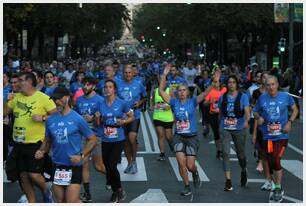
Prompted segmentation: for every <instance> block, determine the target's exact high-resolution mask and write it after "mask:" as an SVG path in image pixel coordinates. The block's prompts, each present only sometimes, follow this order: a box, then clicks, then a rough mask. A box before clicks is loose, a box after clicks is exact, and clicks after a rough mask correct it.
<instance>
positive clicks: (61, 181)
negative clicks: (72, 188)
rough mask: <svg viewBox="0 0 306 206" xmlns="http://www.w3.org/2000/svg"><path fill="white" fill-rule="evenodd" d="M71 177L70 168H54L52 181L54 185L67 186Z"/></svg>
mask: <svg viewBox="0 0 306 206" xmlns="http://www.w3.org/2000/svg"><path fill="white" fill-rule="evenodd" d="M71 177H72V170H71V169H70V170H68V171H66V170H65V169H62V170H60V169H56V171H55V174H54V180H53V183H54V184H56V185H62V186H68V185H70V182H71Z"/></svg>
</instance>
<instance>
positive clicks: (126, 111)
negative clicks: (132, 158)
mask: <svg viewBox="0 0 306 206" xmlns="http://www.w3.org/2000/svg"><path fill="white" fill-rule="evenodd" d="M116 91H117V85H116V83H115V81H114V80H106V82H105V99H104V101H103V102H102V103H101V104H100V107H99V111H98V112H96V123H97V125H101V127H102V129H103V135H102V156H103V161H104V164H105V168H106V179H107V182H108V183H109V184H110V185H111V188H112V191H113V194H112V196H111V199H110V201H111V202H120V201H122V200H124V199H125V197H126V194H125V191H124V190H123V188H122V186H121V180H120V174H119V171H118V169H117V163H118V161H119V159H120V157H121V153H122V150H123V147H124V142H125V135H124V130H123V127H122V126H124V125H126V124H129V123H131V122H132V121H133V120H134V116H133V111H132V110H130V108H129V107H128V104H126V102H125V101H124V100H122V99H120V98H118V97H117V95H116Z"/></svg>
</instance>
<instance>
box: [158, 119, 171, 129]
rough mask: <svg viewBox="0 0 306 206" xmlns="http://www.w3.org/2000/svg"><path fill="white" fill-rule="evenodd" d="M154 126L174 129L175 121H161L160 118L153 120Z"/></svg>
mask: <svg viewBox="0 0 306 206" xmlns="http://www.w3.org/2000/svg"><path fill="white" fill-rule="evenodd" d="M153 123H154V126H155V127H158V126H160V127H163V128H165V129H172V127H173V122H163V121H159V120H153Z"/></svg>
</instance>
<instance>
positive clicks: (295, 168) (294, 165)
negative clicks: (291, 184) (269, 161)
mask: <svg viewBox="0 0 306 206" xmlns="http://www.w3.org/2000/svg"><path fill="white" fill-rule="evenodd" d="M281 165H282V167H283V168H285V169H286V170H288V171H289V172H290V173H291V174H293V175H294V176H296V177H297V178H299V179H301V180H303V163H302V162H301V161H299V160H281Z"/></svg>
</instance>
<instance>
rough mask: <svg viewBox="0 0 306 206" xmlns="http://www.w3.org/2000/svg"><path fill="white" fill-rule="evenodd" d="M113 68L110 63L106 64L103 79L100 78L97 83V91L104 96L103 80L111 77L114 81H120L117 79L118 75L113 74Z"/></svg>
mask: <svg viewBox="0 0 306 206" xmlns="http://www.w3.org/2000/svg"><path fill="white" fill-rule="evenodd" d="M115 74H116V73H115V69H114V67H113V66H112V65H107V66H106V67H105V76H104V78H103V79H101V80H100V81H99V83H98V85H97V92H98V93H99V94H100V95H102V96H104V95H105V94H104V86H105V81H106V80H108V79H112V80H114V81H115V82H119V81H121V79H119V78H118V77H116V76H115Z"/></svg>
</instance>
